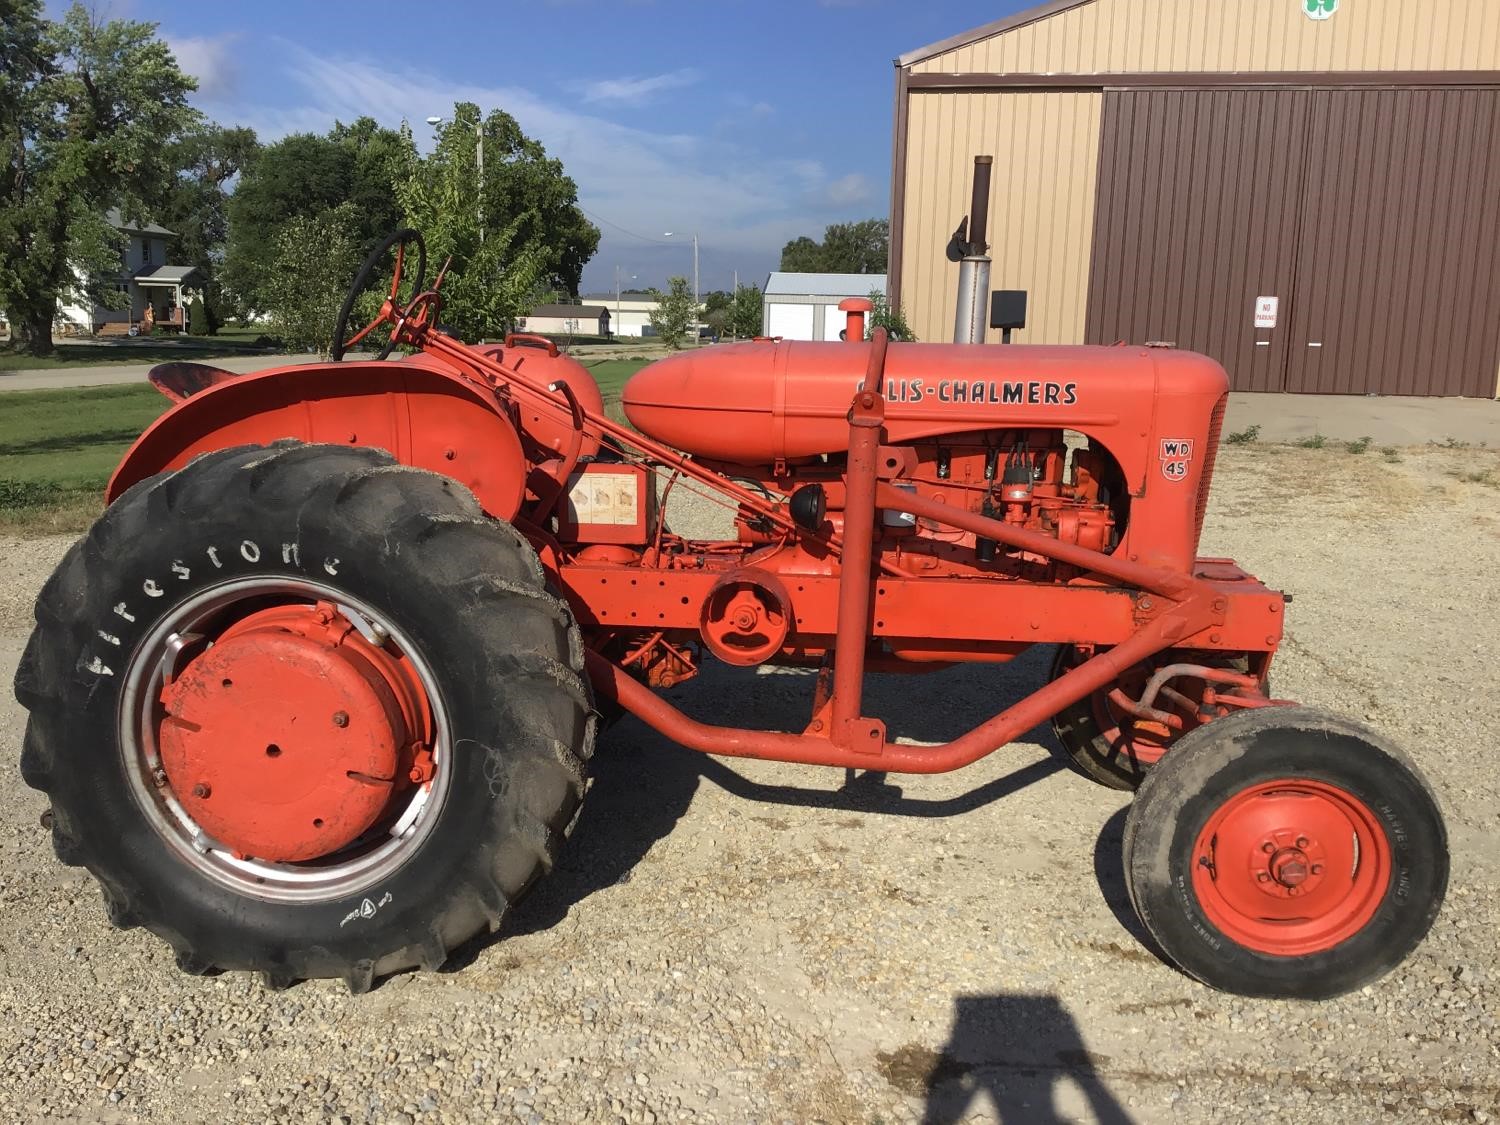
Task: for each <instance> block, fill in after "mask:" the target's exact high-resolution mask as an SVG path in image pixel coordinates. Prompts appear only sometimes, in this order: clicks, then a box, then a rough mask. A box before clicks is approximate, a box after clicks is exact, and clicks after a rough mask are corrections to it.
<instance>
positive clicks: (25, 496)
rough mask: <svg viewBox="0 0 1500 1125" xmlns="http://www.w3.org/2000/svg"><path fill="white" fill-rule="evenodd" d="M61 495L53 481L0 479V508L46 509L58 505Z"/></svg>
mask: <svg viewBox="0 0 1500 1125" xmlns="http://www.w3.org/2000/svg"><path fill="white" fill-rule="evenodd" d="M61 495H62V490H61V489H60V488H58V487H57V485H55V484H53V483H52V482H51V481H40V480H12V479H10V478H9V477H0V508H45V507H47V506H48V505H49V504H55V503H57V501H58V500H59V499H61Z"/></svg>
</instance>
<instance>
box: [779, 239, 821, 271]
mask: <svg viewBox="0 0 1500 1125" xmlns="http://www.w3.org/2000/svg"><path fill="white" fill-rule="evenodd" d="M781 268H782V269H784V270H787V271H788V272H790V273H825V272H827V271H825V270H824V268H823V244H822V243H820V242H814V241H813V240H812V239H810V238H808V237H807V235H805V234H804V235H802V236H801V237H800V238H794V239H792V241H790V242H788V243H787V244H786V245H785V246H783V247H782V248H781Z"/></svg>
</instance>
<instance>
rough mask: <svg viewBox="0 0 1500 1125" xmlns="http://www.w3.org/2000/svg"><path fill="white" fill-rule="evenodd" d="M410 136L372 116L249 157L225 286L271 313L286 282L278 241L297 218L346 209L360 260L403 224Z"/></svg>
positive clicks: (233, 211)
mask: <svg viewBox="0 0 1500 1125" xmlns="http://www.w3.org/2000/svg"><path fill="white" fill-rule="evenodd" d="M410 149H411V137H410V134H403V133H400V132H397V131H396V130H394V129H387V128H385V127H384V126H382V125H380V124H378V123H377V122H376V121H374V120H373V119H371V118H368V117H362V118H360V119H359V120H357V121H355V122H354V123H353V124H352V125H342V124H337V125H335V126H334V127H333V129H332V130H330V131H329V133H328V134H327V135H326V136H321V137H320V136H316V135H314V134H311V133H298V134H294V135H293V136H290V137H286V138H284V139H283V140H280V141H278V142H277V143H276V144H273V145H268V146H267V147H265V148H264V149H261V150H260V151H259V152H258V153H256V154H255V155H254V156H253V158H252V159H250V160H249V161H248V162H247V164H246V166H245V168H244V170H243V172H242V173H241V175H240V181H239V185H238V186H237V187H236V188H235V191H234V194H233V195H232V196H231V197H230V199H229V204H228V212H227V214H228V220H229V233H228V243H227V249H226V254H225V262H224V269H223V281H224V284H225V285H226V286H227V287H228V288H229V289H230V291H231V292H232V294H233V296H234V298H235V299H236V300H238V301H239V302H241V303H243V304H244V305H245V306H246V307H249V308H252V309H268V308H270V307H271V304H272V302H273V301H274V300H275V299H276V297H275V294H276V290H277V289H278V288H279V287H280V286H281V285H282V283H283V281H284V280H285V279H284V278H282V277H280V276H279V275H278V274H277V272H276V268H275V262H276V257H277V251H276V241H277V236H278V235H279V234H280V232H281V230H282V228H283V227H284V226H285V225H286V224H287V223H288V222H289V221H290V220H292V219H294V218H299V217H300V218H306V219H311V218H316V217H317V216H319V215H321V214H323V212H325V211H328V210H331V209H333V208H335V207H338V206H340V205H342V204H345V203H348V204H351V205H352V210H351V211H350V216H351V222H352V223H353V228H352V229H353V232H354V236H355V240H356V245H357V249H358V250H359V255H360V256H363V255H364V254H368V253H369V252H370V250H371V249H373V248H374V246H375V245H376V243H378V242H379V241H380V240H381V239H382V238H384V237H385V236H386V235H387V234H389V233H390V232H391V231H392V230H394V229H395V228H396V227H398V226H400V225H401V206H400V203H399V202H398V201H397V199H396V193H395V190H394V184H395V181H396V179H397V178H398V176H400V175H401V174H403V173H404V170H405V169H406V167H407V165H408V164H409V156H410V152H409V150H410Z"/></svg>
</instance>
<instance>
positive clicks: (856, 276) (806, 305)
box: [761, 272, 885, 340]
mask: <svg viewBox="0 0 1500 1125" xmlns="http://www.w3.org/2000/svg"><path fill="white" fill-rule="evenodd" d="M871 293H880V294H884V293H885V274H883V273H781V272H777V273H773V274H772V275H771V276H770V277H768V278H767V279H766V287H765V291H764V293H763V295H762V299H761V306H762V309H763V312H762V314H761V324H762V325H764V331H765V334H766V335H767V336H780V337H782V338H783V339H785V340H837V339H838V338H839V333H840V332H842V331H843V329H844V322H845V314H844V313H841V312H839V302H840V301H842V300H844V299H845V298H846V297H868V296H869V295H870V294H871Z"/></svg>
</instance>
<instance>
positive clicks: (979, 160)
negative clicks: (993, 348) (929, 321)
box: [948, 156, 995, 344]
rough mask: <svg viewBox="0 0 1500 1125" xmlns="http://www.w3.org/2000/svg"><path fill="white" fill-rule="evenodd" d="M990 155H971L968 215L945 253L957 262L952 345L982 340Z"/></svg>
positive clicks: (987, 275)
mask: <svg viewBox="0 0 1500 1125" xmlns="http://www.w3.org/2000/svg"><path fill="white" fill-rule="evenodd" d="M994 163H995V158H994V157H993V156H976V157H975V158H974V195H973V198H972V200H971V201H970V204H969V216H968V217H967V218H966V219H964V221H963V222H961V223H960V224H959V226H958V230H957V231H955V232H954V235H953V241H952V242H950V243H949V245H948V256H949V257H950V258H952V259H953V260H955V261H957V262H958V312H957V315H956V316H955V318H954V322H953V342H954V343H955V344H982V343H984V330H985V315H986V313H987V311H988V305H989V292H990V258H989V248H990V247H989V243H988V242H986V241H985V238H986V237H987V235H988V234H989V218H990V171H991V169H992V168H993V166H994Z"/></svg>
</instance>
